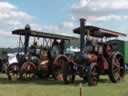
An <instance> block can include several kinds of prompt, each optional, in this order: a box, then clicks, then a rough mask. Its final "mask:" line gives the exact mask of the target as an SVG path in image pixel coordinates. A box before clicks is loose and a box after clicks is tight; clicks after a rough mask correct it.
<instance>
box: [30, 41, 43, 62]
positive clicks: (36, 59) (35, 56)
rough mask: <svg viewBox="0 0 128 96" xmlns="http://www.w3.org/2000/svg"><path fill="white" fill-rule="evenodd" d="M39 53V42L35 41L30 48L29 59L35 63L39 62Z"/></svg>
mask: <svg viewBox="0 0 128 96" xmlns="http://www.w3.org/2000/svg"><path fill="white" fill-rule="evenodd" d="M39 57H40V56H39V54H38V53H37V42H34V43H33V45H32V46H31V47H30V49H29V59H30V60H31V61H32V62H33V63H34V64H38V63H39Z"/></svg>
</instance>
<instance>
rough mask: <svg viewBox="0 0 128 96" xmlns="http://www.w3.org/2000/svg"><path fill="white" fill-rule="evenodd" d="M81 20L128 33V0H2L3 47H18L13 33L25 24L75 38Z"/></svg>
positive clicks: (0, 42)
mask: <svg viewBox="0 0 128 96" xmlns="http://www.w3.org/2000/svg"><path fill="white" fill-rule="evenodd" d="M37 1H38V2H37ZM80 18H86V20H87V21H86V24H87V25H94V26H98V27H101V28H106V29H110V30H113V31H118V32H122V33H126V34H128V33H127V32H128V27H127V26H128V22H127V21H128V0H0V47H18V36H14V35H12V34H11V31H13V30H15V29H19V28H24V27H25V25H26V24H30V26H31V29H33V30H38V31H42V32H50V33H55V34H66V35H72V36H73V35H74V34H73V32H72V30H73V29H74V28H76V27H78V26H79V19H80ZM121 39H125V40H127V38H121Z"/></svg>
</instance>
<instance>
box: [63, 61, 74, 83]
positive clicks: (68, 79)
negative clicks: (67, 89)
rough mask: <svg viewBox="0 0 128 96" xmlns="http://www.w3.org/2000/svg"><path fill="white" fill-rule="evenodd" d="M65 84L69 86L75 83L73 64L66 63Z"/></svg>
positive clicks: (64, 70)
mask: <svg viewBox="0 0 128 96" xmlns="http://www.w3.org/2000/svg"><path fill="white" fill-rule="evenodd" d="M63 78H64V83H65V84H69V83H73V82H74V81H75V71H74V69H73V64H72V63H66V64H65V65H64V69H63Z"/></svg>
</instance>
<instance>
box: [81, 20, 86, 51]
mask: <svg viewBox="0 0 128 96" xmlns="http://www.w3.org/2000/svg"><path fill="white" fill-rule="evenodd" d="M85 22H86V19H84V18H80V52H83V48H84V36H85Z"/></svg>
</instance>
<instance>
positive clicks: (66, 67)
mask: <svg viewBox="0 0 128 96" xmlns="http://www.w3.org/2000/svg"><path fill="white" fill-rule="evenodd" d="M84 23H85V19H80V27H79V28H76V29H74V30H73V31H74V33H77V34H80V51H77V52H76V51H74V50H70V49H69V50H66V51H65V55H60V56H58V57H57V58H56V60H55V62H54V64H55V65H61V69H62V70H61V73H62V77H63V80H64V82H65V83H73V82H74V80H75V77H76V75H79V76H80V77H82V78H83V80H84V81H86V82H88V85H89V86H94V85H96V84H97V81H98V80H99V76H100V75H101V74H103V75H108V76H109V79H110V80H111V81H112V82H114V83H116V82H117V81H119V80H121V79H123V78H124V75H125V66H124V59H123V56H122V54H121V53H120V52H117V51H116V52H113V51H112V46H111V45H110V44H108V43H106V42H103V41H102V42H94V41H95V40H91V39H90V36H92V37H95V38H96V37H98V38H100V39H101V40H103V37H106V38H108V37H118V36H120V35H121V36H126V35H125V34H122V33H119V32H114V31H110V30H106V29H103V28H99V27H95V26H85V24H84ZM85 35H86V40H85ZM85 41H86V42H85ZM55 71H56V70H55Z"/></svg>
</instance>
